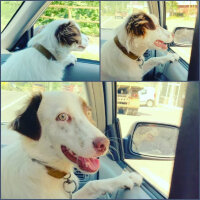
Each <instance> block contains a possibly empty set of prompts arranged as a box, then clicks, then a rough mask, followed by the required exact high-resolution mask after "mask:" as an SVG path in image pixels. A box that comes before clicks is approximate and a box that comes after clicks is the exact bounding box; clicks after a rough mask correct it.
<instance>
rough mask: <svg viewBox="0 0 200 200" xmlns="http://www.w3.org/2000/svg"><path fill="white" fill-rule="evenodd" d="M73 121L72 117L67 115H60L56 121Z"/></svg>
mask: <svg viewBox="0 0 200 200" xmlns="http://www.w3.org/2000/svg"><path fill="white" fill-rule="evenodd" d="M71 120H72V118H71V116H70V115H68V114H67V113H60V114H59V115H58V116H57V117H56V121H68V122H70V121H71Z"/></svg>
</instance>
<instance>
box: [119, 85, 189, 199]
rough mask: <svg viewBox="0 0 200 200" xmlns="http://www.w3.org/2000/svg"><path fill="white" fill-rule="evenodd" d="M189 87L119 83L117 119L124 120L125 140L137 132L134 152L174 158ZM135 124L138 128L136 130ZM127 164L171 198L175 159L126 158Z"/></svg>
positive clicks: (122, 130)
mask: <svg viewBox="0 0 200 200" xmlns="http://www.w3.org/2000/svg"><path fill="white" fill-rule="evenodd" d="M186 87H187V83H185V82H160V83H156V82H148V83H147V82H138V83H137V82H134V83H130V82H118V83H117V118H119V120H120V125H121V134H122V138H125V137H127V135H128V134H129V133H132V132H134V134H133V138H132V141H133V142H132V147H131V148H132V151H133V152H135V153H136V154H141V155H147V156H158V157H170V158H171V157H172V155H173V154H174V153H175V149H176V143H177V138H178V132H179V130H178V129H177V127H179V126H180V123H181V117H182V111H183V104H184V99H185V94H186ZM156 123H159V124H156ZM134 124H137V126H136V128H135V129H134V130H132V126H133V125H134ZM162 124H167V125H170V126H165V125H162ZM125 162H127V163H128V165H130V166H131V167H132V168H134V169H135V170H136V171H138V172H139V173H140V174H141V175H142V176H143V177H144V178H145V179H146V180H147V181H149V182H150V183H151V184H152V185H153V186H154V187H155V188H156V189H157V190H158V191H159V192H161V193H162V194H163V195H164V196H165V197H166V198H167V197H168V195H169V190H170V183H171V177H172V171H173V165H174V159H173V158H172V159H171V160H169V159H168V160H153V159H150V160H147V159H125Z"/></svg>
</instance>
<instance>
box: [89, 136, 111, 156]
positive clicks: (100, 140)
mask: <svg viewBox="0 0 200 200" xmlns="http://www.w3.org/2000/svg"><path fill="white" fill-rule="evenodd" d="M109 144H110V141H109V140H108V139H107V138H106V137H97V138H96V139H95V140H94V141H93V146H94V148H95V150H96V151H97V152H99V153H103V152H105V151H106V150H107V149H108V147H109Z"/></svg>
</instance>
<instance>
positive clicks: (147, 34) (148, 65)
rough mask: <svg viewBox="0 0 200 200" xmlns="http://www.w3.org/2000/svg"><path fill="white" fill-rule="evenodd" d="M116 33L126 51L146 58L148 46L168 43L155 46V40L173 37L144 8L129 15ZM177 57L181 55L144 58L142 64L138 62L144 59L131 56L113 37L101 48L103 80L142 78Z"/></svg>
mask: <svg viewBox="0 0 200 200" xmlns="http://www.w3.org/2000/svg"><path fill="white" fill-rule="evenodd" d="M116 35H117V36H118V39H119V42H120V44H121V45H122V46H123V47H125V48H126V50H127V52H132V53H133V54H135V55H136V56H138V57H140V58H142V59H143V60H144V57H143V54H144V53H145V51H146V50H147V49H156V50H166V47H165V48H164V47H163V48H161V47H158V46H156V45H155V41H157V40H161V41H163V42H164V43H170V42H172V41H173V36H172V34H171V33H170V32H168V31H167V30H165V29H163V28H162V27H161V26H160V25H159V22H158V20H157V18H156V17H155V16H154V15H147V14H145V13H143V12H140V13H138V14H133V15H131V16H129V17H128V18H127V19H126V20H125V21H124V23H123V24H122V25H120V26H119V27H118V28H117V29H116ZM177 59H179V57H178V56H177V55H176V54H168V55H167V56H163V57H155V58H151V59H149V60H148V61H147V62H144V65H143V66H142V67H141V68H140V67H139V65H140V64H141V63H142V61H137V60H132V59H131V58H129V57H128V56H127V55H125V54H124V53H123V52H122V51H121V50H120V49H119V48H118V47H117V46H116V44H115V42H114V40H113V39H111V40H108V41H107V42H106V43H105V44H104V45H103V47H102V50H101V80H106V81H118V80H123V81H126V80H130V81H140V80H142V77H143V75H144V74H145V73H147V72H148V71H149V70H151V69H152V68H153V67H155V66H157V65H159V64H164V63H166V62H167V61H172V62H173V61H175V60H177Z"/></svg>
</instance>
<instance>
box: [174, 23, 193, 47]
mask: <svg viewBox="0 0 200 200" xmlns="http://www.w3.org/2000/svg"><path fill="white" fill-rule="evenodd" d="M173 33H174V41H173V42H172V43H171V44H170V46H177V47H190V46H192V40H193V35H194V28H186V27H177V28H175V30H174V31H173Z"/></svg>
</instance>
